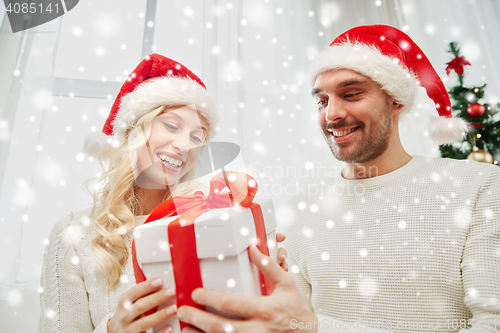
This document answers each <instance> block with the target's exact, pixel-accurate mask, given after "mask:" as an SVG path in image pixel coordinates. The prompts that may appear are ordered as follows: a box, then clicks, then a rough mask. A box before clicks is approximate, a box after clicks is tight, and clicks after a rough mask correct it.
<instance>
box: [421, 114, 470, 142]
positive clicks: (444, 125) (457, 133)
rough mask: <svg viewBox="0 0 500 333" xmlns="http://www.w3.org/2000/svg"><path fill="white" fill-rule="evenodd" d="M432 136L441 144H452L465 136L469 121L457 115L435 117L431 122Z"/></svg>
mask: <svg viewBox="0 0 500 333" xmlns="http://www.w3.org/2000/svg"><path fill="white" fill-rule="evenodd" d="M429 132H430V137H431V139H432V140H434V141H435V142H436V143H437V144H439V145H451V144H452V143H455V142H457V141H460V140H462V139H464V138H465V135H466V134H467V123H466V122H465V121H464V120H463V119H462V118H457V117H450V118H446V117H435V116H433V117H432V119H431V122H430V130H429Z"/></svg>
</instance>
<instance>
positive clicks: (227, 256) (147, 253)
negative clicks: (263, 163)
mask: <svg viewBox="0 0 500 333" xmlns="http://www.w3.org/2000/svg"><path fill="white" fill-rule="evenodd" d="M260 206H261V209H262V215H263V216H264V224H265V226H266V234H267V243H268V247H269V255H270V257H271V258H272V259H274V260H275V261H276V262H277V263H278V246H277V244H276V217H275V214H274V206H273V203H272V201H271V200H268V201H265V202H263V203H262V204H260ZM178 217H179V216H172V217H168V218H164V219H160V220H157V221H154V222H150V223H147V224H144V225H142V226H138V227H136V228H135V229H134V240H135V248H136V254H137V262H138V263H139V264H141V266H142V270H143V272H144V274H145V275H146V278H147V279H149V278H154V277H160V278H161V279H162V280H163V287H164V288H168V287H171V286H175V280H174V274H173V269H172V264H171V259H170V251H169V248H170V247H169V242H168V229H167V228H168V224H169V223H170V222H172V221H174V220H176V219H177V218H178ZM194 222H195V224H194V226H195V234H196V250H197V253H198V258H199V265H200V270H201V277H202V281H203V287H204V288H209V289H215V290H220V291H226V292H231V293H236V294H241V295H246V296H260V295H261V289H260V282H259V274H258V272H259V271H258V269H257V268H256V267H255V265H253V264H252V263H251V262H250V259H249V257H248V247H249V246H250V245H251V244H254V243H255V242H256V231H255V224H254V220H253V215H252V212H251V210H250V208H243V207H230V208H222V209H213V210H210V211H208V212H206V213H205V214H203V215H202V216H200V217H198V218H197V219H195V221H194ZM197 264H198V263H197V262H195V263H193V265H197ZM175 302H176V301H175V299H174V300H172V301H170V302H167V303H165V304H162V305H161V306H160V307H159V309H162V308H165V307H168V306H169V305H171V304H174V303H175ZM207 311H209V312H212V313H218V312H217V311H216V310H214V309H212V308H209V307H207ZM218 314H221V313H218ZM225 316H226V317H230V316H228V315H225ZM167 325H169V326H172V328H173V329H174V332H176V333H177V332H180V326H179V320H178V319H177V317H176V316H174V317H172V318H171V319H170V320H168V321H166V322H163V323H161V324H159V325H157V326H155V327H154V332H158V331H159V330H160V329H162V328H163V327H165V326H167Z"/></svg>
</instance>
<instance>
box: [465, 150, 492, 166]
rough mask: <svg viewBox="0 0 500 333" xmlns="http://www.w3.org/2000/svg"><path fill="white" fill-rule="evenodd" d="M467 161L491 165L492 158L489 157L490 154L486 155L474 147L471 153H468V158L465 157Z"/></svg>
mask: <svg viewBox="0 0 500 333" xmlns="http://www.w3.org/2000/svg"><path fill="white" fill-rule="evenodd" d="M467 159H468V160H473V161H476V162H482V163H489V164H491V163H493V156H491V154H490V153H488V152H487V151H486V150H483V149H478V148H476V147H474V150H473V152H472V153H470V154H469V156H467Z"/></svg>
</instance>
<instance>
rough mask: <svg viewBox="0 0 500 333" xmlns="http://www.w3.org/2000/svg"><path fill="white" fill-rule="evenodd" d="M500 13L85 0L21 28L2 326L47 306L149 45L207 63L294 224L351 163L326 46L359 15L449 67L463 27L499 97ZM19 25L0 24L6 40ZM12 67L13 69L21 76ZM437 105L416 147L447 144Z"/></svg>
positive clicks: (226, 129) (0, 289) (238, 135)
mask: <svg viewBox="0 0 500 333" xmlns="http://www.w3.org/2000/svg"><path fill="white" fill-rule="evenodd" d="M0 14H1V13H0ZM499 15H500V4H499V3H498V2H497V1H494V0H483V1H470V0H460V1H458V0H439V1H437V0H433V1H422V0H419V1H416V0H366V1H352V0H344V1H340V0H337V1H320V0H311V1H306V0H275V1H269V0H245V1H243V0H239V1H225V0H224V1H222V0H206V1H202V0H188V1H182V2H176V3H173V2H170V1H155V0H141V1H134V2H123V1H119V0H105V1H100V2H99V6H97V4H94V3H92V4H91V5H89V4H88V3H84V2H80V3H79V4H78V5H77V6H76V7H75V8H74V9H73V10H72V11H70V12H69V13H67V14H65V15H64V16H62V17H61V18H59V19H56V20H54V21H52V22H49V23H47V24H45V25H43V26H40V27H37V28H33V29H31V30H30V31H25V32H23V33H19V34H24V35H22V36H24V39H25V41H26V40H27V41H29V43H28V44H26V45H27V46H26V47H25V48H23V47H19V48H18V51H17V54H16V57H17V59H18V60H19V59H21V60H23V61H24V62H22V61H21V62H20V61H16V62H15V63H14V65H9V66H14V67H15V66H19V64H21V65H22V66H21V67H22V68H21V72H22V73H21V76H22V82H20V88H19V89H18V91H17V90H15V91H14V92H13V93H12V94H0V106H4V105H13V106H11V107H10V108H9V107H7V108H6V109H5V110H2V113H1V114H0V115H1V117H2V119H0V121H4V120H5V119H7V118H8V115H11V118H9V119H12V121H10V122H9V126H10V127H9V128H8V130H9V131H8V133H7V132H2V138H4V139H2V140H1V141H2V144H4V146H6V147H7V149H8V150H7V151H5V150H4V151H3V152H2V154H4V155H2V156H5V159H2V160H1V161H0V164H2V165H1V167H0V170H5V171H4V172H3V174H2V177H3V178H2V183H1V184H2V188H1V193H0V235H1V238H0V250H1V251H2V252H1V253H2V256H0V267H2V269H0V322H2V323H7V324H2V326H3V327H2V332H3V331H4V329H6V330H5V331H6V332H19V331H20V328H23V329H22V330H21V331H34V330H36V323H37V318H36V317H37V316H38V314H37V313H36V311H37V310H36V305H35V306H33V305H29V304H33V300H35V302H36V299H37V297H38V296H37V286H38V278H39V275H40V268H41V262H42V255H43V249H44V246H45V245H44V242H45V239H46V238H47V236H48V234H49V232H50V229H51V228H52V226H53V225H54V223H55V222H56V221H57V220H58V219H60V218H61V217H63V216H65V215H67V214H69V213H70V212H71V211H75V210H79V209H82V208H85V207H88V205H89V204H90V203H91V200H90V197H89V196H88V195H87V194H86V193H85V192H84V191H83V190H82V189H81V184H82V183H83V181H84V180H86V179H89V178H92V177H94V176H95V174H96V173H98V172H100V169H99V167H98V165H97V163H96V161H94V160H92V159H89V158H88V157H86V156H85V155H83V154H82V152H81V144H82V141H83V138H84V137H85V135H86V134H88V133H90V132H91V131H99V130H101V128H102V125H103V123H104V120H105V117H106V116H107V114H108V112H109V108H110V106H111V104H112V102H113V98H114V97H115V95H116V93H117V92H118V89H119V87H120V85H121V83H122V82H123V80H124V79H125V78H126V76H127V75H128V74H129V73H130V72H131V71H132V70H133V68H134V67H135V66H136V65H137V64H138V63H139V62H140V60H141V59H142V57H143V56H144V55H146V54H148V53H152V52H157V53H160V54H163V55H165V56H168V57H171V58H173V59H175V60H178V61H180V62H182V63H183V64H185V65H186V66H187V67H188V68H190V69H192V70H193V71H194V72H196V73H197V74H199V76H200V77H201V79H202V80H203V81H204V82H205V84H206V85H207V87H208V90H209V91H210V92H211V93H212V95H213V96H214V98H215V99H216V100H217V105H218V110H219V114H220V123H219V130H218V135H217V137H216V138H215V140H216V141H230V142H234V143H237V144H238V145H240V147H241V151H242V159H243V161H244V163H245V169H246V171H247V172H248V173H250V174H251V175H252V176H254V177H255V178H256V180H257V182H258V184H259V192H258V193H259V194H258V196H259V197H260V199H267V198H271V199H273V200H274V204H275V207H276V210H277V218H278V224H279V229H281V230H286V225H287V220H288V219H289V216H290V215H289V213H288V211H289V209H288V208H287V206H286V203H287V202H288V200H289V198H290V197H291V196H292V195H294V194H295V193H298V192H302V193H306V194H309V195H316V194H318V193H317V192H318V191H319V190H320V186H319V184H321V181H322V180H323V179H326V178H328V177H329V176H330V175H331V174H332V173H334V172H338V170H340V168H341V167H342V163H340V162H338V161H336V160H335V159H334V158H333V157H332V155H331V153H330V151H329V149H328V148H327V145H326V144H325V143H324V141H323V138H322V136H321V134H320V131H319V129H318V128H317V124H316V111H315V104H314V101H313V100H312V98H311V97H310V87H309V84H308V81H307V69H308V67H309V64H310V61H311V59H312V58H313V57H314V55H315V54H317V53H318V52H319V51H320V50H321V49H323V48H324V47H326V46H327V45H328V44H329V43H330V42H331V41H332V40H333V39H334V38H335V36H337V35H338V34H340V33H342V32H344V31H345V30H347V29H349V28H351V27H354V26H357V25H364V24H377V23H378V24H388V25H392V26H395V27H397V28H400V29H403V30H405V31H407V33H408V34H409V35H410V36H411V37H412V38H413V39H414V40H415V41H416V42H417V44H419V45H420V46H421V48H422V49H423V51H424V52H425V53H426V55H427V56H428V57H429V59H430V60H431V62H432V63H433V65H434V67H435V68H436V70H437V72H438V73H439V74H440V75H441V76H442V77H443V78H444V79H447V76H446V73H445V70H444V68H445V67H446V65H445V63H446V62H448V61H450V60H451V55H449V54H447V53H446V48H447V43H449V42H450V41H454V40H456V41H458V42H459V43H460V45H461V46H462V49H463V52H464V53H465V55H466V57H468V58H469V60H470V61H471V63H472V65H473V66H469V68H466V70H467V73H468V76H467V77H468V79H467V80H466V84H482V83H483V82H486V83H488V88H487V90H486V91H487V96H486V99H485V101H496V100H498V98H499V97H500V95H499V93H498V92H499V91H500V79H499V78H498V76H499V74H500V73H499V68H498V65H496V62H495V56H496V55H497V54H500V50H499V49H498V48H500V43H498V42H499V37H498V34H497V31H500V30H499V28H500V27H499V23H498V19H497V17H498V16H499ZM0 17H1V15H0ZM8 38H11V36H10V35H9V34H7V33H4V32H2V34H0V47H2V45H5V42H6V41H7V39H8ZM1 51H2V53H1V55H0V56H1V57H2V58H3V57H4V53H3V49H2V50H1ZM2 66H4V67H5V66H8V65H6V63H5V62H4V61H3V59H2V64H0V70H4V69H3V68H2ZM14 67H12V68H10V67H9V68H8V70H7V71H5V72H6V73H10V75H13V73H14V70H15V69H16V68H14ZM2 73H3V72H2ZM8 79H11V77H9V78H8ZM13 82H14V80H13ZM454 82H455V78H454V77H451V78H450V79H447V80H446V82H445V83H446V84H447V85H448V86H451V85H452V84H453V83H454ZM2 87H3V86H2ZM7 88H11V87H10V86H9V87H6V88H5V89H7ZM2 89H4V88H2ZM3 92H4V91H2V93H3ZM6 95H8V96H6ZM7 98H10V101H11V102H9V103H7V102H6V100H7ZM13 99H14V100H15V103H13V102H12V100H13ZM434 114H435V111H433V107H432V102H431V101H430V99H428V98H427V96H426V95H425V92H424V91H423V89H422V91H421V94H420V96H419V100H418V103H417V106H416V108H415V109H414V110H413V113H412V114H410V115H408V116H407V118H406V119H405V120H403V121H402V123H401V136H402V140H403V144H404V146H405V148H406V149H407V150H408V152H409V153H410V154H419V155H426V156H438V155H439V153H438V149H437V147H436V146H435V145H434V144H433V143H432V142H431V141H430V139H429V138H428V134H427V122H428V117H429V116H430V115H434ZM0 123H2V122H0ZM2 124H5V121H4V122H3V123H2ZM6 133H7V134H6ZM30 306H31V307H30ZM27 318H29V320H27Z"/></svg>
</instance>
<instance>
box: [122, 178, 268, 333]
mask: <svg viewBox="0 0 500 333" xmlns="http://www.w3.org/2000/svg"><path fill="white" fill-rule="evenodd" d="M226 186H227V187H228V188H229V190H230V192H227V193H220V192H221V190H222V189H224V188H225V187H226ZM257 188H258V186H257V183H256V181H255V180H254V179H253V178H252V177H251V176H249V175H247V174H245V173H241V172H233V171H226V172H224V173H219V174H217V175H215V176H214V177H213V178H212V179H211V181H210V192H209V194H208V195H207V196H204V195H203V192H201V191H198V192H195V194H193V195H184V196H176V197H173V198H171V199H169V200H167V201H164V202H162V203H161V204H159V205H158V206H157V207H156V208H155V209H153V211H152V212H151V214H149V216H148V218H147V219H146V221H145V222H144V223H148V222H151V221H156V220H158V219H161V218H164V217H168V216H175V215H181V216H180V217H179V218H178V219H176V220H175V221H172V222H170V223H169V225H168V240H169V243H170V244H169V245H170V256H171V259H172V267H173V271H174V278H175V285H176V288H177V292H176V294H177V307H181V306H182V305H189V306H193V307H196V308H199V309H204V307H203V306H201V305H198V304H197V303H195V302H194V301H193V300H192V299H191V293H192V292H193V290H195V289H196V288H201V287H203V282H202V279H201V271H200V266H199V265H193V263H194V262H198V255H197V252H196V237H195V229H194V220H195V219H196V218H197V217H199V216H201V215H203V214H204V213H205V212H207V211H208V210H210V209H217V208H226V207H232V206H235V205H240V206H242V207H247V208H250V209H251V211H252V215H253V218H254V222H255V229H256V233H257V247H258V248H259V250H260V251H261V252H262V253H264V254H265V255H269V249H268V247H267V237H266V229H265V225H264V218H263V216H262V210H261V208H260V206H259V204H257V203H254V202H253V198H254V197H255V194H256V192H257ZM132 260H133V266H134V273H135V278H136V282H137V283H140V282H142V281H145V280H146V276H145V275H144V272H143V271H142V269H141V267H140V266H139V263H138V262H137V256H136V251H135V243H134V242H133V243H132ZM259 280H260V285H261V293H262V295H269V294H270V293H271V292H272V284H271V283H270V281H269V280H268V279H266V278H265V277H264V275H263V274H262V273H261V272H259ZM155 311H156V309H152V310H150V311H148V312H146V314H150V313H154V312H155ZM180 325H181V330H182V328H183V327H184V326H186V324H185V323H183V322H180Z"/></svg>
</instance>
